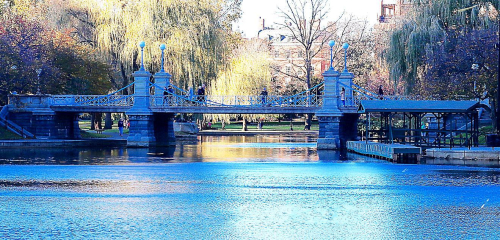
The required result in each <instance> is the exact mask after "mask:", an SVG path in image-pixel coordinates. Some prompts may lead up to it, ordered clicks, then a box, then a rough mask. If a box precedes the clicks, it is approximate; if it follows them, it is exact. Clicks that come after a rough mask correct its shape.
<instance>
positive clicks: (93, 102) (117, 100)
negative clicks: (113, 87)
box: [52, 95, 134, 107]
mask: <svg viewBox="0 0 500 240" xmlns="http://www.w3.org/2000/svg"><path fill="white" fill-rule="evenodd" d="M133 104H134V96H132V95H52V105H54V106H122V107H130V106H132V105H133Z"/></svg>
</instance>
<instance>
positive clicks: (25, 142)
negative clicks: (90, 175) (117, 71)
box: [0, 130, 318, 148]
mask: <svg viewBox="0 0 500 240" xmlns="http://www.w3.org/2000/svg"><path fill="white" fill-rule="evenodd" d="M104 134H105V133H104ZM299 134H300V135H305V136H317V135H318V131H261V130H258V131H240V130H224V131H221V130H204V131H201V132H199V133H198V134H180V135H177V136H175V137H176V139H177V140H178V141H179V142H183V141H193V140H197V138H198V136H256V135H299ZM114 135H115V134H110V135H108V136H109V137H108V138H85V139H20V140H0V148H58V147H127V137H126V136H123V137H118V136H114Z"/></svg>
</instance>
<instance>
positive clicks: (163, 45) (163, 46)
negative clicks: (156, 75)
mask: <svg viewBox="0 0 500 240" xmlns="http://www.w3.org/2000/svg"><path fill="white" fill-rule="evenodd" d="M165 47H166V46H165V44H162V45H160V49H161V70H160V72H165V69H164V68H163V57H164V51H165Z"/></svg>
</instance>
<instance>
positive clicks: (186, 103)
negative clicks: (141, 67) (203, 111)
mask: <svg viewBox="0 0 500 240" xmlns="http://www.w3.org/2000/svg"><path fill="white" fill-rule="evenodd" d="M150 99H151V106H154V107H193V106H200V107H201V106H203V107H321V106H322V105H323V97H322V96H321V95H298V96H210V95H209V96H197V95H194V96H180V95H167V96H151V98H150Z"/></svg>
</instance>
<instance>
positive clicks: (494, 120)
mask: <svg viewBox="0 0 500 240" xmlns="http://www.w3.org/2000/svg"><path fill="white" fill-rule="evenodd" d="M496 109H497V103H496V101H491V114H490V116H491V124H492V126H493V129H494V131H495V132H496V133H497V134H498V133H499V131H498V127H499V126H497V125H498V124H497V117H498V116H497V111H496Z"/></svg>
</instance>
